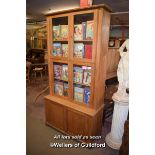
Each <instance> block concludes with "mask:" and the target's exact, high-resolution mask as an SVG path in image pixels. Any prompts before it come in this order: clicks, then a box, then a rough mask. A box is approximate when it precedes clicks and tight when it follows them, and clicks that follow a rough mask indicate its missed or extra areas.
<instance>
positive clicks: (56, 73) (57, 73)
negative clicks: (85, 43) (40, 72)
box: [54, 64, 62, 79]
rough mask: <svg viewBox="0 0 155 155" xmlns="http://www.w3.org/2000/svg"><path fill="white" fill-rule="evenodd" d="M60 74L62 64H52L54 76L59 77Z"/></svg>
mask: <svg viewBox="0 0 155 155" xmlns="http://www.w3.org/2000/svg"><path fill="white" fill-rule="evenodd" d="M61 76H62V66H61V65H56V64H55V65H54V78H55V79H61Z"/></svg>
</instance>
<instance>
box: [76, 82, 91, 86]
mask: <svg viewBox="0 0 155 155" xmlns="http://www.w3.org/2000/svg"><path fill="white" fill-rule="evenodd" d="M74 84H77V85H81V86H86V87H90V86H91V85H87V84H83V83H77V82H74Z"/></svg>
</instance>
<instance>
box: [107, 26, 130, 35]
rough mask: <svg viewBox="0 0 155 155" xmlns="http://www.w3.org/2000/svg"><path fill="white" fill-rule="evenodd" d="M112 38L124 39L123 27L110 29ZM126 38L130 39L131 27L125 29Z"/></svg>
mask: <svg viewBox="0 0 155 155" xmlns="http://www.w3.org/2000/svg"><path fill="white" fill-rule="evenodd" d="M110 37H112V38H113V37H114V38H122V28H121V27H112V28H110ZM124 37H125V38H129V27H124Z"/></svg>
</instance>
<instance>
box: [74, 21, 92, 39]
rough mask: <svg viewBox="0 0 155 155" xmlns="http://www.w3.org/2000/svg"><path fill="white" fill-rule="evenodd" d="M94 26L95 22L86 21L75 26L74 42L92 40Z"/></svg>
mask: <svg viewBox="0 0 155 155" xmlns="http://www.w3.org/2000/svg"><path fill="white" fill-rule="evenodd" d="M93 25H94V22H93V21H86V22H82V23H81V24H76V25H74V40H92V39H93Z"/></svg>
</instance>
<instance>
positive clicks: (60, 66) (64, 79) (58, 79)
mask: <svg viewBox="0 0 155 155" xmlns="http://www.w3.org/2000/svg"><path fill="white" fill-rule="evenodd" d="M54 93H55V94H56V95H59V96H68V64H64V63H54Z"/></svg>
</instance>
